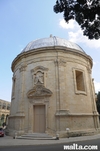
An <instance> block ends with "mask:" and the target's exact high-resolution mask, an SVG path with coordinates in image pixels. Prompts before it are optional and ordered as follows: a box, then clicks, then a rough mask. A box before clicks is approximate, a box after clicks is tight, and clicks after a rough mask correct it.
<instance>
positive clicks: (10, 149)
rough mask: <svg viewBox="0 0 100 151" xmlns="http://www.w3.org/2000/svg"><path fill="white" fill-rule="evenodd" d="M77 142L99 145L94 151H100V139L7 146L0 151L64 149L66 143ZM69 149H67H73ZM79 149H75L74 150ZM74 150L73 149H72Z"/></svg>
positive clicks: (55, 150) (56, 150) (59, 150)
mask: <svg viewBox="0 0 100 151" xmlns="http://www.w3.org/2000/svg"><path fill="white" fill-rule="evenodd" d="M73 144H77V145H78V147H79V145H82V147H84V146H85V145H97V147H98V149H93V151H100V139H95V140H87V141H80V142H76V143H75V142H73V143H66V144H65V143H64V144H57V145H34V146H33V145H29V146H8V147H7V146H6V147H0V151H64V145H73ZM71 150H72V149H71ZM71 150H68V149H67V151H71ZM75 150H77V149H74V151H75ZM86 150H87V151H90V150H89V149H86ZM72 151H73V150H72ZM78 151H81V149H78ZM83 151H85V150H83Z"/></svg>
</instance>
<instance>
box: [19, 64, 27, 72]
mask: <svg viewBox="0 0 100 151" xmlns="http://www.w3.org/2000/svg"><path fill="white" fill-rule="evenodd" d="M26 67H27V66H26V65H22V66H21V67H20V68H19V71H20V72H22V71H26Z"/></svg>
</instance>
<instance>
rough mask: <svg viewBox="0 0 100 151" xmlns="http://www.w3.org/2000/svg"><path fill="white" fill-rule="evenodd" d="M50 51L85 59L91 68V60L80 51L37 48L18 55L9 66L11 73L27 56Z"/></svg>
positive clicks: (64, 48)
mask: <svg viewBox="0 0 100 151" xmlns="http://www.w3.org/2000/svg"><path fill="white" fill-rule="evenodd" d="M51 51H52V52H55V53H57V52H62V53H69V54H73V55H77V56H81V57H83V58H85V59H86V60H88V61H89V62H90V64H91V68H92V66H93V62H92V58H91V57H90V56H89V55H87V54H85V53H84V52H81V51H79V50H75V49H71V48H66V47H62V46H52V47H44V48H37V49H34V50H30V51H26V52H23V53H20V54H19V55H17V57H16V58H15V59H14V60H13V62H12V65H11V69H12V71H14V67H15V65H16V64H17V63H18V62H19V61H21V60H22V59H25V58H27V57H29V56H32V55H36V54H40V53H48V52H50V53H51Z"/></svg>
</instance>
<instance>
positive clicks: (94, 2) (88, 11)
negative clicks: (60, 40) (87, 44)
mask: <svg viewBox="0 0 100 151" xmlns="http://www.w3.org/2000/svg"><path fill="white" fill-rule="evenodd" d="M54 12H55V13H62V12H63V14H64V19H65V21H66V22H67V23H68V21H69V20H71V19H74V20H76V21H77V23H78V24H79V25H80V27H81V29H82V30H83V35H86V36H87V37H88V38H89V39H99V38H100V0H56V4H55V6H54Z"/></svg>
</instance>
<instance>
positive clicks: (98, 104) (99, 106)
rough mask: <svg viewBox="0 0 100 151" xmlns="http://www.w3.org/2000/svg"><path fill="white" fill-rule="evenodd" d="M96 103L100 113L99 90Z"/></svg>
mask: <svg viewBox="0 0 100 151" xmlns="http://www.w3.org/2000/svg"><path fill="white" fill-rule="evenodd" d="M96 105H97V111H98V113H99V114H100V92H98V94H97V101H96Z"/></svg>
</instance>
